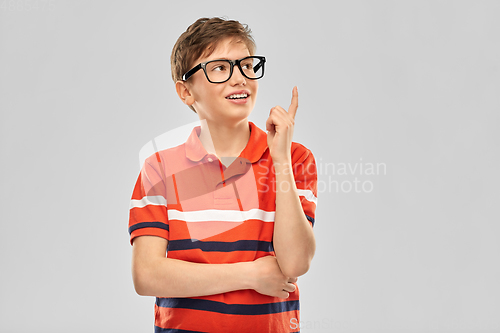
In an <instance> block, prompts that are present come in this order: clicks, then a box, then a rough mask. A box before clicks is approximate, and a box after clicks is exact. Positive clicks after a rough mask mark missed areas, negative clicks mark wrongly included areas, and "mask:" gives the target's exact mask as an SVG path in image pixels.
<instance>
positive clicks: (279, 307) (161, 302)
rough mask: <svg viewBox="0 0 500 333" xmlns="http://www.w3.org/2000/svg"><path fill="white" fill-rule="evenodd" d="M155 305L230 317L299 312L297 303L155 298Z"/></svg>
mask: <svg viewBox="0 0 500 333" xmlns="http://www.w3.org/2000/svg"><path fill="white" fill-rule="evenodd" d="M156 305H158V306H160V307H163V308H176V309H191V310H201V311H209V312H217V313H223V314H231V315H249V316H256V315H263V314H271V313H282V312H287V311H294V310H299V307H300V305H299V301H298V300H297V301H284V302H277V303H265V304H226V303H222V302H216V301H210V300H207V299H193V298H160V297H157V298H156Z"/></svg>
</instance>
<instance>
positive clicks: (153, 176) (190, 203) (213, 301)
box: [129, 122, 317, 332]
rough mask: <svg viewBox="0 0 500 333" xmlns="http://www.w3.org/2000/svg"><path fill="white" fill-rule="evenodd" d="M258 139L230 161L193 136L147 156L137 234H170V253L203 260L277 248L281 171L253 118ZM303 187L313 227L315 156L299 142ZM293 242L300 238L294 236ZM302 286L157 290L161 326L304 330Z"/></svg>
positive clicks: (135, 214)
mask: <svg viewBox="0 0 500 333" xmlns="http://www.w3.org/2000/svg"><path fill="white" fill-rule="evenodd" d="M249 126H250V131H251V132H250V139H249V141H248V143H247V145H246V147H245V149H244V150H243V151H242V152H241V154H240V156H238V157H237V158H236V159H235V160H234V161H233V162H232V163H231V164H230V165H229V166H227V167H226V166H225V165H224V164H222V163H221V162H220V161H219V159H218V157H217V156H215V155H212V154H209V153H207V152H206V150H205V149H204V147H203V145H202V144H201V141H200V140H199V138H198V136H199V134H200V127H199V126H198V127H195V128H194V129H193V130H192V132H191V135H190V136H189V138H188V140H187V141H186V142H185V143H184V144H182V145H180V146H177V147H174V148H169V149H165V150H161V151H159V152H156V153H155V154H153V155H151V156H150V157H149V158H147V159H146V161H145V163H144V165H143V167H142V169H141V172H140V174H139V177H138V179H137V183H136V185H135V188H134V191H133V194H132V200H131V208H130V220H129V234H130V242H131V243H132V242H133V240H134V238H135V237H138V236H142V235H152V236H159V237H163V238H165V239H167V240H168V247H167V257H168V258H174V259H179V260H184V261H190V262H195V263H208V264H224V263H235V262H243V261H254V260H256V259H258V258H261V257H263V256H267V255H274V250H273V229H274V218H275V211H276V186H280V185H279V184H276V178H275V174H274V168H273V163H272V159H271V156H270V154H269V149H268V147H267V134H266V133H265V132H264V131H262V130H261V129H259V128H258V127H257V126H255V125H254V124H253V123H252V122H249ZM292 164H293V173H294V177H295V182H296V186H297V189H298V195H299V197H300V201H301V204H302V207H303V210H304V213H305V216H306V218H307V220H308V221H309V223H310V224H311V227H312V226H313V225H314V219H315V210H316V202H317V174H316V164H315V160H314V156H313V154H312V153H311V151H309V150H308V149H307V148H306V147H304V146H303V145H301V144H298V143H295V142H293V143H292ZM290 246H293V244H290ZM299 321H300V317H299V290H298V288H297V289H296V291H295V292H293V293H290V296H289V298H287V299H280V298H276V297H270V296H266V295H262V294H259V293H258V292H256V291H254V290H237V291H232V292H227V293H223V294H217V295H210V296H203V297H191V298H172V297H168V298H164V297H157V298H156V303H155V332H298V331H299V327H298V326H299V325H298V323H299Z"/></svg>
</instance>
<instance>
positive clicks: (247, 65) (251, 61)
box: [182, 56, 266, 83]
mask: <svg viewBox="0 0 500 333" xmlns="http://www.w3.org/2000/svg"><path fill="white" fill-rule="evenodd" d="M265 63H266V57H262V56H250V57H245V58H242V59H238V60H228V59H220V60H210V61H207V62H202V63H200V64H198V65H197V66H195V67H193V68H192V69H190V70H189V71H187V72H186V74H184V75H183V76H182V80H183V81H187V80H188V79H189V78H190V77H191V76H193V74H194V73H196V72H197V71H199V70H200V69H203V71H204V72H205V76H206V77H207V80H208V82H210V83H223V82H226V81H227V80H229V79H230V78H231V76H232V75H233V68H234V66H238V68H239V69H240V72H241V74H243V76H244V77H246V78H247V79H250V80H257V79H260V78H262V77H263V76H264V64H265Z"/></svg>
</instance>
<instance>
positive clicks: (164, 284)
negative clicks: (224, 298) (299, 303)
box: [132, 236, 296, 298]
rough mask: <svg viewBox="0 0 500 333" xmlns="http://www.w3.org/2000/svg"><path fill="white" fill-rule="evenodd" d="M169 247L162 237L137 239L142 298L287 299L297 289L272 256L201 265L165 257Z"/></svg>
mask: <svg viewBox="0 0 500 333" xmlns="http://www.w3.org/2000/svg"><path fill="white" fill-rule="evenodd" d="M167 245H168V241H167V240H166V239H164V238H161V237H155V236H140V237H137V238H135V239H134V243H133V250H132V277H133V281H134V287H135V290H136V292H137V293H138V294H139V295H142V296H156V297H198V296H206V295H214V294H220V293H225V292H230V291H235V290H242V289H254V290H256V291H257V292H259V293H261V294H265V295H269V296H274V297H280V298H287V297H288V295H289V292H293V291H294V290H295V285H294V284H293V282H295V281H296V279H290V278H287V277H286V276H284V275H283V274H282V273H281V271H280V269H279V266H278V263H277V261H276V258H275V257H273V256H267V257H263V258H260V259H257V260H255V261H253V262H239V263H234V264H199V263H192V262H187V261H182V260H177V259H171V258H166V250H167Z"/></svg>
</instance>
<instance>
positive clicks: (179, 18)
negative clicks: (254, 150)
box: [0, 0, 500, 333]
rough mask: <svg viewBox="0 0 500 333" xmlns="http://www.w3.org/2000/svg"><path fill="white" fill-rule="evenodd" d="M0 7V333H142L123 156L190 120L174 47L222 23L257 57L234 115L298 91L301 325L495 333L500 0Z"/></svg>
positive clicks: (129, 181) (16, 0)
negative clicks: (310, 225)
mask: <svg viewBox="0 0 500 333" xmlns="http://www.w3.org/2000/svg"><path fill="white" fill-rule="evenodd" d="M0 5H1V9H0V108H1V125H0V126H1V133H0V138H1V145H0V148H1V151H0V156H1V170H0V171H1V172H0V181H1V190H0V204H1V208H2V214H1V223H2V224H1V226H2V229H1V232H2V237H1V242H0V249H1V262H0V267H1V277H0V279H1V280H0V281H1V283H0V293H1V296H0V331H2V332H51V333H53V332H152V330H153V303H154V299H153V298H151V297H140V296H138V295H136V294H135V292H134V289H133V285H132V279H131V274H130V255H131V246H130V245H129V238H128V233H127V223H128V207H129V199H130V196H131V193H132V188H133V185H134V183H135V180H136V177H137V175H138V172H139V162H138V154H139V150H140V149H141V147H142V146H143V145H144V144H146V143H147V142H148V141H149V140H151V139H153V138H154V137H156V136H158V135H161V134H162V133H165V132H166V131H169V130H172V129H175V128H177V127H178V126H181V125H184V124H187V123H190V122H193V121H195V120H196V119H197V118H196V116H195V114H194V113H193V112H192V111H190V110H189V109H188V108H187V107H185V106H184V105H183V104H182V103H181V102H180V100H179V99H178V97H177V96H176V94H175V91H174V87H173V83H172V81H171V79H170V65H169V57H170V52H171V49H172V46H173V44H174V43H175V41H176V39H177V37H178V36H179V35H180V34H181V33H182V32H183V31H184V30H185V29H186V28H187V26H188V25H189V24H191V23H192V22H194V21H195V20H196V19H197V18H199V17H203V16H209V17H211V16H228V17H229V18H233V19H238V20H240V21H241V22H244V23H247V24H249V25H250V27H251V28H252V30H253V32H254V36H255V39H256V41H257V46H258V51H257V53H258V54H261V55H265V56H266V57H267V59H268V62H267V72H266V77H265V78H264V79H263V80H262V81H261V82H260V89H259V100H258V102H257V105H256V108H255V110H254V112H253V114H252V116H251V120H252V121H254V122H255V123H256V124H257V125H259V126H260V127H261V128H262V127H264V124H265V120H266V117H267V115H268V112H269V109H270V108H271V107H272V106H274V105H276V104H279V105H282V106H284V107H286V108H287V107H288V105H289V102H290V97H291V89H292V87H293V86H294V85H298V87H299V94H300V97H299V103H300V107H299V110H298V113H297V119H296V127H295V140H296V141H299V142H301V143H303V144H304V145H305V146H306V147H308V148H310V149H311V150H312V151H313V152H314V154H315V156H316V160H317V163H318V167H319V168H323V169H324V170H323V172H321V173H320V180H319V187H320V188H319V189H320V193H319V203H318V210H317V223H316V226H315V232H316V236H317V253H316V256H315V259H314V261H313V265H312V268H311V270H310V271H309V272H308V273H307V274H306V275H305V276H303V277H301V278H300V279H299V285H300V288H301V300H302V302H301V306H302V318H301V319H302V322H301V327H302V331H303V332H314V333H319V332H384V333H385V332H419V333H420V332H500V318H499V317H498V313H500V287H499V284H498V281H500V268H499V264H498V263H499V259H500V258H499V257H500V246H499V245H498V235H499V233H500V226H499V221H500V219H499V212H498V206H497V205H496V204H498V202H499V199H500V197H499V190H498V189H499V185H500V184H499V180H500V178H499V174H498V170H499V169H500V156H499V149H498V144H499V139H500V135H499V123H500V122H499V121H500V117H499V111H500V110H499V109H500V97H499V96H500V94H499V92H500V79H499V78H500V76H499V69H500V65H499V61H498V60H499V59H500V46H499V40H500V21H499V20H498V17H500V2H498V1H332V2H328V4H326V2H319V1H318V2H315V1H303V2H296V3H293V4H292V3H291V2H288V1H273V2H272V1H252V2H235V1H225V2H220V1H206V2H205V1H203V2H202V1H190V2H183V1H176V2H171V1H135V2H132V1H61V0H47V1H41V0H40V1H37V0H26V1H22V0H13V1H3V0H2V1H0ZM36 5H37V6H36ZM356 163H357V164H356ZM360 163H362V166H365V167H366V166H367V165H368V163H382V164H383V165H385V166H386V169H385V172H383V170H379V173H378V174H374V175H371V174H363V173H360V172H359V164H360ZM342 165H348V166H350V167H351V168H352V169H354V168H355V167H356V165H358V167H357V169H356V170H357V171H356V170H355V171H354V172H351V171H347V172H344V174H342V172H340V171H339V169H341V168H342ZM334 168H335V169H334ZM355 182H358V185H361V184H365V189H366V191H358V192H359V193H356V191H355V190H354V188H350V187H349V185H350V186H353V185H354V184H355ZM335 184H344V185H343V187H340V188H336V185H335ZM348 190H350V191H348Z"/></svg>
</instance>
